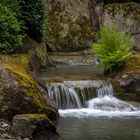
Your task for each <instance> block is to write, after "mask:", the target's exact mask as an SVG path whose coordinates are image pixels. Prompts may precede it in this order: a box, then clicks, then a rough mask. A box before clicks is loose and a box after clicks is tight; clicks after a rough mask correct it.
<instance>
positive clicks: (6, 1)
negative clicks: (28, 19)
mask: <svg viewBox="0 0 140 140" xmlns="http://www.w3.org/2000/svg"><path fill="white" fill-rule="evenodd" d="M0 4H2V5H4V6H5V7H7V8H8V9H10V10H11V11H13V12H15V14H20V11H19V10H20V7H19V5H18V0H0Z"/></svg>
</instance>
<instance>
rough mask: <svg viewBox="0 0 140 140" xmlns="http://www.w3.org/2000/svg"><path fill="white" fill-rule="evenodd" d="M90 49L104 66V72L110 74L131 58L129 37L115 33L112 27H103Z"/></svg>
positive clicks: (115, 30) (121, 33)
mask: <svg viewBox="0 0 140 140" xmlns="http://www.w3.org/2000/svg"><path fill="white" fill-rule="evenodd" d="M92 49H93V51H94V52H95V53H96V56H97V57H98V58H99V59H100V61H101V64H103V65H104V66H105V70H107V71H109V72H112V71H113V70H115V69H116V68H119V67H120V66H122V65H123V64H125V63H126V62H127V60H128V58H129V57H130V56H131V52H130V35H126V34H125V33H123V32H119V31H117V29H116V28H115V27H114V26H108V27H104V28H102V29H101V30H100V32H99V36H98V40H97V42H96V43H95V44H93V45H92Z"/></svg>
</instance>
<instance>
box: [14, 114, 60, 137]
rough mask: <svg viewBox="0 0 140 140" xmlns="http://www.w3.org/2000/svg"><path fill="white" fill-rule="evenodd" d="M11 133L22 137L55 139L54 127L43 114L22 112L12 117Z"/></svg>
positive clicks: (56, 135)
mask: <svg viewBox="0 0 140 140" xmlns="http://www.w3.org/2000/svg"><path fill="white" fill-rule="evenodd" d="M12 134H14V135H15V136H18V137H20V138H22V139H24V138H29V139H32V140H57V139H58V138H59V135H58V134H57V132H56V127H55V126H54V124H53V123H52V122H51V121H50V120H49V119H48V118H47V116H46V115H45V114H25V115H24V114H23V115H17V116H15V117H14V119H13V127H12Z"/></svg>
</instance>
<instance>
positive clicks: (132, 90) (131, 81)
mask: <svg viewBox="0 0 140 140" xmlns="http://www.w3.org/2000/svg"><path fill="white" fill-rule="evenodd" d="M112 83H113V86H114V89H115V91H116V96H117V97H119V98H121V99H123V100H129V101H137V102H140V76H139V75H135V76H134V75H133V76H131V77H130V78H129V77H126V78H118V77H115V78H113V80H112Z"/></svg>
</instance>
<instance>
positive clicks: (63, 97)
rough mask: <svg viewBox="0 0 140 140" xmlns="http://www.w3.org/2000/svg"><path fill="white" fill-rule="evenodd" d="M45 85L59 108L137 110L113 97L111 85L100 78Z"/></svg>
mask: <svg viewBox="0 0 140 140" xmlns="http://www.w3.org/2000/svg"><path fill="white" fill-rule="evenodd" d="M47 86H48V93H49V96H50V97H52V98H53V99H54V100H55V102H56V105H57V107H58V108H59V109H74V108H78V109H81V108H86V109H92V110H101V111H128V112H131V111H136V110H137V108H136V107H134V106H133V105H131V104H129V103H126V102H124V101H121V100H119V99H117V98H115V97H114V96H113V94H114V92H113V87H112V85H111V84H110V83H109V82H105V81H101V80H92V81H64V82H63V83H51V84H49V85H47ZM96 96H97V97H96ZM69 111H70V110H69Z"/></svg>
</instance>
